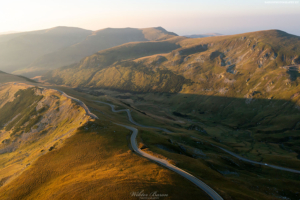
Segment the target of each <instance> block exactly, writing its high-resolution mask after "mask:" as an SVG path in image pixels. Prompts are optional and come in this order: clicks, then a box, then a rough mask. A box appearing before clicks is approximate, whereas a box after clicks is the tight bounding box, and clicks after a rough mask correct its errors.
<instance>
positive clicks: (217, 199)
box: [95, 101, 223, 200]
mask: <svg viewBox="0 0 300 200" xmlns="http://www.w3.org/2000/svg"><path fill="white" fill-rule="evenodd" d="M95 102H97V103H102V104H106V105H109V106H110V107H111V109H112V111H113V112H115V113H117V112H127V115H128V119H129V121H130V122H131V123H133V124H134V125H136V126H140V127H143V128H154V129H158V130H162V131H165V132H168V133H171V131H169V130H167V129H164V128H159V127H152V126H143V125H141V124H138V123H137V122H135V121H134V120H133V119H132V116H131V113H130V110H129V109H122V110H115V106H114V105H112V104H109V103H106V102H102V101H95ZM116 124H117V123H116ZM117 125H119V126H123V127H125V128H127V129H129V130H131V131H132V135H131V138H130V141H131V146H132V148H133V150H134V151H135V152H136V153H138V154H139V155H141V156H143V157H145V158H148V159H149V160H152V161H154V162H156V163H158V164H160V165H162V166H164V167H166V168H168V169H170V170H172V171H174V172H175V173H177V174H179V175H181V176H183V177H184V178H186V179H188V180H189V181H191V182H192V183H194V184H195V185H197V186H198V187H199V188H201V189H202V190H203V191H204V192H206V193H207V194H208V195H209V196H210V197H211V198H212V199H213V200H223V198H222V197H221V196H220V195H219V194H218V193H217V192H216V191H214V190H213V189H212V188H211V187H209V186H208V185H206V184H205V183H204V182H202V181H201V180H199V179H198V178H196V177H195V176H193V175H191V174H189V173H187V172H186V171H184V170H182V169H180V168H178V167H176V166H174V165H172V164H170V163H169V162H168V161H166V160H164V159H160V158H157V157H155V156H152V155H150V154H147V153H146V152H144V151H142V150H141V149H140V148H138V145H137V143H136V137H137V134H138V129H136V128H134V127H132V126H126V125H123V124H117Z"/></svg>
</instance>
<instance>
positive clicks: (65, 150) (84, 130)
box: [0, 27, 300, 200]
mask: <svg viewBox="0 0 300 200" xmlns="http://www.w3.org/2000/svg"><path fill="white" fill-rule="evenodd" d="M212 36H213V37H212ZM0 70H1V71H0V113H1V115H0V194H1V195H0V199H1V200H2V199H3V200H7V199H16V200H17V199H137V198H138V197H136V196H134V195H135V194H136V193H143V192H145V193H147V194H150V193H151V192H153V191H159V193H162V194H168V195H170V196H167V197H166V199H195V198H199V199H200V198H201V199H211V198H210V197H212V196H213V197H214V198H213V199H278V200H279V199H299V192H298V191H299V187H298V185H299V182H300V175H299V173H298V172H299V169H300V168H299V167H300V145H299V144H300V137H299V131H300V112H299V111H300V86H299V83H300V71H299V70H300V37H298V36H295V35H291V34H288V33H286V32H284V31H281V30H265V31H256V32H249V33H243V34H237V35H216V34H207V35H201V36H199V35H196V36H186V37H184V36H178V35H177V34H175V33H172V32H168V31H167V30H165V29H163V28H162V27H155V28H144V29H136V28H121V29H115V28H107V29H102V30H98V31H90V30H84V29H80V28H70V27H56V28H52V29H47V30H40V31H33V32H23V33H13V34H7V35H0ZM8 72H12V73H13V74H10V73H8ZM34 76H38V77H35V78H33V77H34ZM91 112H92V113H91ZM120 112H121V113H120ZM132 124H133V125H132ZM131 126H132V127H131ZM128 129H129V130H128ZM146 154H147V156H144V155H146ZM141 155H142V156H141ZM153 157H155V159H156V160H160V161H162V162H159V163H160V164H159V165H158V164H155V162H156V161H155V159H153ZM146 158H147V159H146ZM148 159H150V160H148ZM161 163H164V164H166V165H164V164H162V165H161ZM163 166H172V167H173V168H172V169H175V170H172V171H171V170H168V168H169V167H168V168H165V167H163ZM272 166H273V167H272ZM274 166H275V167H274ZM283 168H285V169H286V168H287V169H288V170H282V169H283ZM169 169H170V168H169ZM178 171H179V172H180V173H178ZM181 172H182V173H181ZM182 174H184V175H187V174H188V175H189V177H192V178H193V179H192V180H195V179H196V182H197V183H199V182H200V183H202V182H203V183H202V184H204V183H205V184H207V187H206V188H209V191H211V190H212V191H214V193H216V194H213V195H211V193H209V192H207V190H205V189H204V190H200V189H199V187H197V186H198V185H197V186H196V185H194V184H193V183H195V182H193V183H192V182H190V180H191V179H187V178H186V176H184V175H183V177H182V176H180V175H182ZM184 177H185V178H184ZM205 184H204V185H205ZM200 188H201V187H200ZM201 189H203V188H201ZM141 191H142V192H141ZM209 196H210V197H209Z"/></svg>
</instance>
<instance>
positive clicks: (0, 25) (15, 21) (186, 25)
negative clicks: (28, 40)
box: [0, 0, 300, 35]
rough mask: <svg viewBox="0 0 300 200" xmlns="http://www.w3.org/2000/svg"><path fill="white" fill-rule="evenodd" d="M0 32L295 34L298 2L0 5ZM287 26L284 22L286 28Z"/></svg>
mask: <svg viewBox="0 0 300 200" xmlns="http://www.w3.org/2000/svg"><path fill="white" fill-rule="evenodd" d="M0 18H1V21H0V32H7V31H30V30H38V29H47V28H51V27H55V26H73V27H81V28H84V29H89V30H98V29H102V28H106V27H112V28H114V27H120V28H122V27H134V28H144V27H156V26H162V27H164V28H165V29H167V30H169V31H173V32H176V33H177V34H180V35H184V34H197V33H207V32H218V33H222V34H235V33H242V32H249V31H257V30H262V29H264V30H265V29H281V30H284V31H286V32H289V33H292V34H297V35H300V28H299V26H296V24H298V23H299V22H298V20H299V19H300V3H299V1H294V2H288V3H278V2H277V3H276V2H270V1H263V0H243V1H241V0H239V1H238V0H232V1H228V0H210V1H201V0H185V1H179V0H172V1H171V0H164V1H161V0H160V1H159V0H151V1H138V0H128V1H122V0H110V1H101V0H100V1H99V0H85V1H82V0H51V1H41V0H27V1H23V0H10V1H1V3H0ZM287 22H289V23H287Z"/></svg>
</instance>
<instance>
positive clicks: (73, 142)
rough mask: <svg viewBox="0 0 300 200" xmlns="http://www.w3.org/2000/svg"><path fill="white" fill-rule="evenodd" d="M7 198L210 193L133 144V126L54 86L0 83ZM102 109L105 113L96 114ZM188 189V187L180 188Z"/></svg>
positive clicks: (0, 173)
mask: <svg viewBox="0 0 300 200" xmlns="http://www.w3.org/2000/svg"><path fill="white" fill-rule="evenodd" d="M0 113H1V116H0V125H1V127H0V193H1V195H0V199H1V200H2V199H3V200H6V199H10V200H11V199H66V198H67V199H69V198H71V199H136V198H138V197H133V196H132V192H138V193H139V192H142V191H144V193H145V194H149V193H151V192H155V191H157V193H159V194H167V195H168V197H166V198H165V199H183V198H185V199H193V198H194V197H195V196H198V197H201V199H209V198H208V197H207V195H206V194H205V193H204V192H202V191H201V190H199V189H198V188H197V187H196V186H194V185H193V184H192V183H190V182H189V181H187V180H185V179H184V178H182V177H181V176H179V175H178V174H175V173H173V172H171V171H169V170H167V169H164V168H162V167H160V166H159V165H157V164H155V163H152V162H150V161H148V160H147V159H144V158H142V157H140V156H138V155H136V154H134V153H133V152H132V151H131V150H130V147H129V146H130V141H129V137H130V131H128V130H127V129H125V128H123V127H120V126H117V125H115V124H113V123H112V122H110V121H107V120H106V119H107V116H104V117H103V116H102V117H100V120H96V121H94V120H91V119H90V118H89V117H88V116H86V115H85V110H84V109H83V108H82V107H80V106H78V105H77V103H75V102H74V101H72V100H71V99H68V98H66V97H64V96H61V94H60V93H59V92H57V91H56V90H51V89H44V88H38V87H30V86H29V85H26V84H11V83H9V84H3V85H1V86H0ZM96 114H97V115H98V114H100V113H96ZM179 188H180V189H179Z"/></svg>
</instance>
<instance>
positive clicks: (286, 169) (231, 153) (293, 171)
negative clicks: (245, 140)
mask: <svg viewBox="0 0 300 200" xmlns="http://www.w3.org/2000/svg"><path fill="white" fill-rule="evenodd" d="M211 145H212V146H214V147H217V148H219V149H221V150H223V151H225V152H226V153H228V154H230V155H232V156H233V157H236V158H238V159H239V160H242V161H244V162H249V163H252V164H257V165H263V166H267V167H271V168H274V169H279V170H282V171H287V172H292V173H298V174H300V171H299V170H295V169H289V168H285V167H279V166H276V165H270V164H267V163H262V162H257V161H253V160H249V159H247V158H243V157H242V156H239V155H237V154H235V153H233V152H231V151H228V150H227V149H225V148H223V147H219V146H217V145H214V144H211Z"/></svg>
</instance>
